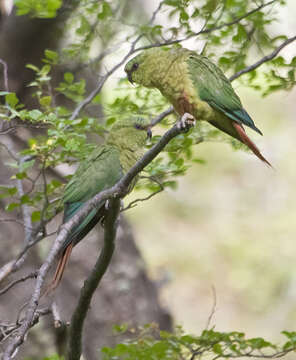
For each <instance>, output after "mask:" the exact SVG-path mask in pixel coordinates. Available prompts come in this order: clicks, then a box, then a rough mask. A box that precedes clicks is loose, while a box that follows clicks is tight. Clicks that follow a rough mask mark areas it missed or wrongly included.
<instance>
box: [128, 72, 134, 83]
mask: <svg viewBox="0 0 296 360" xmlns="http://www.w3.org/2000/svg"><path fill="white" fill-rule="evenodd" d="M127 78H128V81H129V82H130V83H131V84H133V83H134V82H133V79H132V72H131V71H127Z"/></svg>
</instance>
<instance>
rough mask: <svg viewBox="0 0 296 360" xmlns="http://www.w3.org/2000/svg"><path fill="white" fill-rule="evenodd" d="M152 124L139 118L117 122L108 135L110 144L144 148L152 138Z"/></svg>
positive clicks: (129, 118) (123, 119)
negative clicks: (148, 139)
mask: <svg viewBox="0 0 296 360" xmlns="http://www.w3.org/2000/svg"><path fill="white" fill-rule="evenodd" d="M151 136H152V132H151V126H150V122H148V121H147V120H145V119H143V118H139V117H128V118H122V119H119V120H117V121H116V122H115V124H114V125H113V126H112V128H111V130H110V133H109V135H108V140H107V142H108V143H112V144H115V145H117V146H119V147H120V146H122V147H126V146H128V147H130V148H134V147H135V148H137V147H144V145H145V144H146V140H147V138H151Z"/></svg>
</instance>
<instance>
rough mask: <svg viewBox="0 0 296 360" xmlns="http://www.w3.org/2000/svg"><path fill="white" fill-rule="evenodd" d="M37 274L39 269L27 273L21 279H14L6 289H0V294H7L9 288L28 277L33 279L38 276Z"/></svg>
mask: <svg viewBox="0 0 296 360" xmlns="http://www.w3.org/2000/svg"><path fill="white" fill-rule="evenodd" d="M36 276H37V271H34V272H31V273H30V274H28V275H25V276H23V277H21V278H20V279H17V280H14V281H12V282H11V283H10V284H8V285H7V286H6V287H5V288H4V289H2V290H0V295H3V294H5V293H6V292H7V291H8V290H9V289H11V288H12V287H13V286H14V285H16V284H19V283H20V282H24V281H26V280H28V279H33V278H36Z"/></svg>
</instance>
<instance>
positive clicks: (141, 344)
mask: <svg viewBox="0 0 296 360" xmlns="http://www.w3.org/2000/svg"><path fill="white" fill-rule="evenodd" d="M126 331H127V334H128V335H129V337H130V338H132V339H131V340H129V341H126V342H124V343H120V344H117V345H116V346H115V347H113V348H112V347H104V348H102V349H101V351H102V354H103V359H104V360H115V359H116V360H121V359H122V360H123V359H129V360H133V359H134V360H136V359H137V360H138V359H145V360H154V359H159V360H166V359H167V360H169V359H170V360H173V359H176V360H177V359H178V360H179V359H184V360H186V359H188V360H189V359H190V360H194V359H207V360H210V359H213V360H214V359H230V358H246V357H247V358H256V359H259V358H270V359H273V358H279V357H283V356H284V355H286V354H288V353H289V352H292V351H295V350H296V337H295V335H296V334H295V332H287V331H283V333H282V334H283V335H284V336H285V338H286V341H285V342H284V343H283V344H282V345H276V344H273V343H271V342H269V341H266V340H265V339H263V338H260V337H257V338H247V337H246V335H245V334H244V333H242V332H237V331H233V332H218V331H215V330H214V329H210V330H204V331H202V333H201V334H200V335H199V336H196V335H191V334H186V333H185V332H184V331H183V329H182V328H181V327H178V328H177V329H176V331H175V333H169V332H165V331H159V330H158V327H157V325H155V324H150V325H146V326H144V327H142V328H138V329H127V330H126ZM120 333H121V332H120ZM133 335H134V336H133Z"/></svg>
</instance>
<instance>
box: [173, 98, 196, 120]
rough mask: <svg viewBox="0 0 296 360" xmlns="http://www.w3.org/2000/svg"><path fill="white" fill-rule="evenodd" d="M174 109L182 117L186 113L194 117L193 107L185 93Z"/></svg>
mask: <svg viewBox="0 0 296 360" xmlns="http://www.w3.org/2000/svg"><path fill="white" fill-rule="evenodd" d="M174 107H175V109H176V110H177V112H178V113H179V114H180V115H183V114H185V113H189V114H192V115H193V106H192V104H191V103H190V102H189V101H188V97H187V96H186V94H185V93H183V94H182V96H180V97H179V98H178V99H177V102H176V105H175V106H174Z"/></svg>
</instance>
